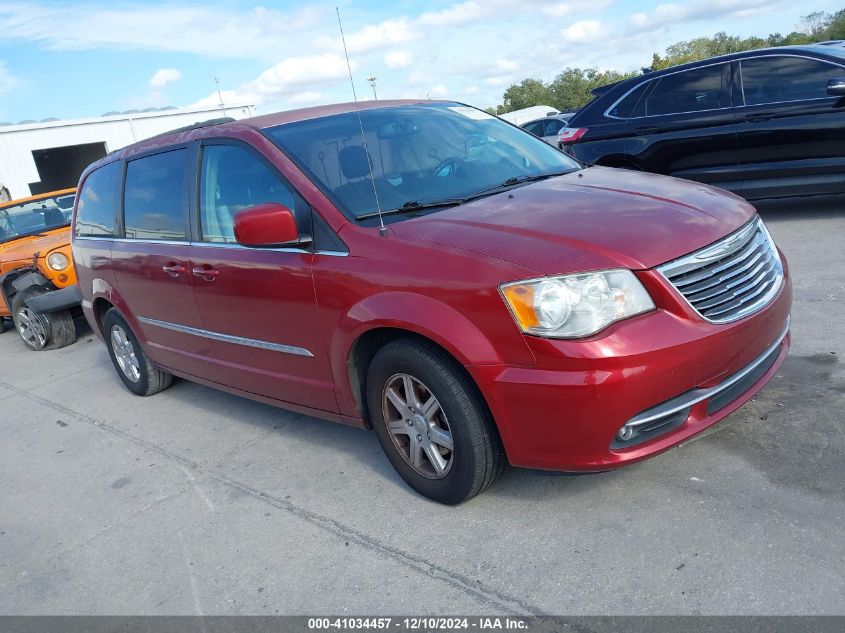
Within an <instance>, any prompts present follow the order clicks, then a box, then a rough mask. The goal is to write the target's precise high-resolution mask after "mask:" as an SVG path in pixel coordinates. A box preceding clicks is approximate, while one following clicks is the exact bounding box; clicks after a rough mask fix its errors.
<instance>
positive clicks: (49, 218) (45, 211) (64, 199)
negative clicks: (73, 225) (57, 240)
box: [0, 193, 74, 242]
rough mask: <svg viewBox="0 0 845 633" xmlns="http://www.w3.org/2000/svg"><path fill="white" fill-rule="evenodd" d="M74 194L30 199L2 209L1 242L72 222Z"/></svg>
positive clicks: (0, 216)
mask: <svg viewBox="0 0 845 633" xmlns="http://www.w3.org/2000/svg"><path fill="white" fill-rule="evenodd" d="M73 198H74V194H72V193H66V194H62V195H57V196H50V197H47V198H41V199H39V200H30V201H29V202H22V203H20V204H13V205H12V206H8V207H3V208H2V209H0V242H8V241H10V240H14V239H17V238H19V237H25V236H27V235H37V234H39V233H43V232H44V231H49V230H51V229H57V228H60V227H63V226H68V225H69V224H70V214H71V212H72V210H73Z"/></svg>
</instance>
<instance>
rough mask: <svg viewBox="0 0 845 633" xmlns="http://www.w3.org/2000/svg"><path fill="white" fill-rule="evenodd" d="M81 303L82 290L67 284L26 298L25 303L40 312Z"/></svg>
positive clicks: (43, 312) (56, 310)
mask: <svg viewBox="0 0 845 633" xmlns="http://www.w3.org/2000/svg"><path fill="white" fill-rule="evenodd" d="M81 303H82V292H80V290H79V286H75V285H74V286H68V287H67V288H60V289H58V290H51V291H50V292H45V293H44V294H40V295H38V296H36V297H30V298H29V299H27V300H26V305H27V306H28V307H29V308H31V309H32V310H34V311H35V312H39V313H41V314H45V313H47V312H58V311H59V310H67V309H68V308H73V307H75V306H78V305H80V304H81Z"/></svg>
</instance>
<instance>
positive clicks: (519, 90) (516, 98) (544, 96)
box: [502, 79, 552, 112]
mask: <svg viewBox="0 0 845 633" xmlns="http://www.w3.org/2000/svg"><path fill="white" fill-rule="evenodd" d="M549 99H550V95H549V88H548V86H546V84H544V83H543V82H542V81H540V80H539V79H523V80H522V81H521V82H520V83H518V84H514V85H512V86H510V87H509V88H508V89H507V90H505V94H504V96H503V97H502V107H503V111H504V112H511V111H513V110H521V109H522V108H530V107H531V106H536V105H552V104H551V103H549Z"/></svg>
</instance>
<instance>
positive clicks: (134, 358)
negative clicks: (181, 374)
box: [103, 308, 173, 396]
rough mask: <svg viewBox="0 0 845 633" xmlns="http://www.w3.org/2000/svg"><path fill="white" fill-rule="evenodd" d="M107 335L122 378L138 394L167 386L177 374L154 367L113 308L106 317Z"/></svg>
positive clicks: (110, 349)
mask: <svg viewBox="0 0 845 633" xmlns="http://www.w3.org/2000/svg"><path fill="white" fill-rule="evenodd" d="M103 338H104V339H105V341H106V347H108V350H109V356H110V357H111V361H112V364H113V365H114V368H115V371H116V372H117V375H118V377H120V379H121V380H122V381H123V384H124V385H126V388H127V389H129V391H131V392H132V393H134V394H135V395H137V396H151V395H153V394H154V393H158V392H159V391H163V390H165V389H167V388H168V387H169V386H170V385H171V384H172V383H173V376H172V375H171V374H168V373H167V372H164V371H161V370H160V369H157V368H156V367H154V366H153V364H152V363H151V362H150V360H149V359H148V358H147V355H146V354H144V350H143V349H142V348H141V344H140V343H139V342H138V339H137V338H136V337H135V334H133V332H132V330H131V329H130V328H129V325H127V323H126V321H125V320H124V318H123V317H122V316H120V313H119V312H118V311H117V310H116V309H114V308H111V309H109V310H108V311H107V312H106V313H105V315H104V316H103Z"/></svg>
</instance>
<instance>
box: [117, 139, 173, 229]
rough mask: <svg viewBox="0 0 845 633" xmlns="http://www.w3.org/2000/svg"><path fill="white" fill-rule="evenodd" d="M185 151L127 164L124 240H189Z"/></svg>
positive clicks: (166, 153)
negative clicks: (125, 238)
mask: <svg viewBox="0 0 845 633" xmlns="http://www.w3.org/2000/svg"><path fill="white" fill-rule="evenodd" d="M187 158H188V151H187V150H185V149H177V150H172V151H169V152H164V153H163V154H153V155H152V156H146V157H144V158H138V159H135V160H133V161H131V162H130V163H127V165H126V185H125V187H124V199H123V209H124V227H125V231H126V237H130V238H138V239H156V240H177V241H178V240H185V239H187V237H188V222H187V209H188V186H187V178H186V167H187Z"/></svg>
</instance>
